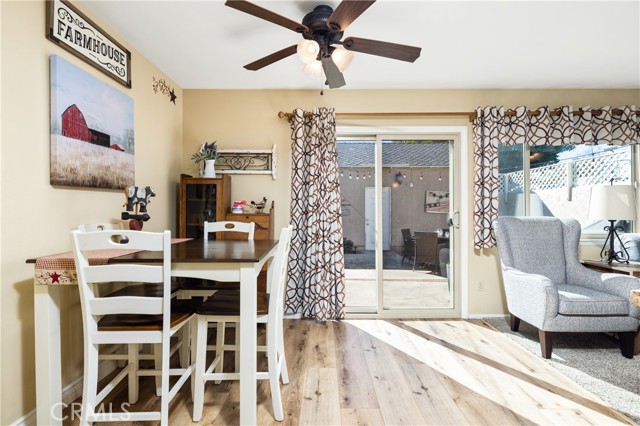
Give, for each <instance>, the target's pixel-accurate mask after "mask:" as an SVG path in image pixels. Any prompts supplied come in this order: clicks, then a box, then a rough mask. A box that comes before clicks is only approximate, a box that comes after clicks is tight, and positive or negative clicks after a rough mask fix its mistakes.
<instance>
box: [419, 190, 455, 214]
mask: <svg viewBox="0 0 640 426" xmlns="http://www.w3.org/2000/svg"><path fill="white" fill-rule="evenodd" d="M424 211H425V213H449V192H448V191H426V193H425V198H424Z"/></svg>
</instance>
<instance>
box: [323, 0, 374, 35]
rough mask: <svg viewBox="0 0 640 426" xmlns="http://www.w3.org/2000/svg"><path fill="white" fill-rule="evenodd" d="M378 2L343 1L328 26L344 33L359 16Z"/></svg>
mask: <svg viewBox="0 0 640 426" xmlns="http://www.w3.org/2000/svg"><path fill="white" fill-rule="evenodd" d="M375 1H376V0H342V3H340V4H339V5H338V7H336V8H335V10H334V11H333V13H332V14H331V16H329V19H327V25H328V26H329V28H331V29H332V30H335V31H344V30H346V29H347V27H348V26H349V25H351V23H352V22H353V21H355V20H356V19H357V18H358V16H360V15H362V13H363V12H364V11H365V10H367V9H368V8H369V6H371V5H372V4H373V3H375Z"/></svg>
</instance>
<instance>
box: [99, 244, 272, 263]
mask: <svg viewBox="0 0 640 426" xmlns="http://www.w3.org/2000/svg"><path fill="white" fill-rule="evenodd" d="M277 244H278V240H254V241H247V240H209V241H205V240H202V239H198V240H189V241H184V242H180V243H175V244H172V245H171V261H172V262H184V263H202V262H212V263H221V262H259V261H260V260H262V258H263V257H264V256H266V255H267V253H269V251H271V249H272V248H273V247H275V246H276V245H277ZM161 260H162V253H161V252H155V251H141V252H138V253H133V254H128V255H125V256H119V257H114V258H112V259H110V260H109V263H127V262H135V263H138V262H140V263H143V262H158V261H161Z"/></svg>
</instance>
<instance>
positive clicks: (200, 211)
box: [185, 183, 224, 239]
mask: <svg viewBox="0 0 640 426" xmlns="http://www.w3.org/2000/svg"><path fill="white" fill-rule="evenodd" d="M185 189H186V191H185V192H186V206H185V207H186V220H187V226H186V230H187V233H186V237H187V238H202V236H203V235H204V222H205V221H207V222H215V221H216V220H218V218H217V217H216V191H217V185H215V184H204V183H197V184H196V183H193V184H186V185H185ZM220 219H221V220H222V219H224V218H220ZM209 238H210V239H215V233H212V234H210V235H209Z"/></svg>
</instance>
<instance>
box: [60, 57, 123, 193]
mask: <svg viewBox="0 0 640 426" xmlns="http://www.w3.org/2000/svg"><path fill="white" fill-rule="evenodd" d="M50 62H51V173H50V182H51V185H62V186H79V187H91V188H106V189H124V188H126V187H128V186H131V185H134V181H135V169H134V166H135V162H134V137H133V136H134V135H133V99H132V98H130V97H129V96H127V95H125V94H124V93H122V92H120V91H119V90H116V89H114V88H113V87H112V86H110V85H108V84H106V83H104V82H103V81H101V80H99V79H97V78H96V77H94V76H92V75H91V74H89V73H87V72H85V71H83V70H81V69H80V68H78V67H76V66H74V65H72V64H71V63H69V62H67V61H65V60H64V59H62V58H61V57H59V56H56V55H52V56H51V58H50Z"/></svg>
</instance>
